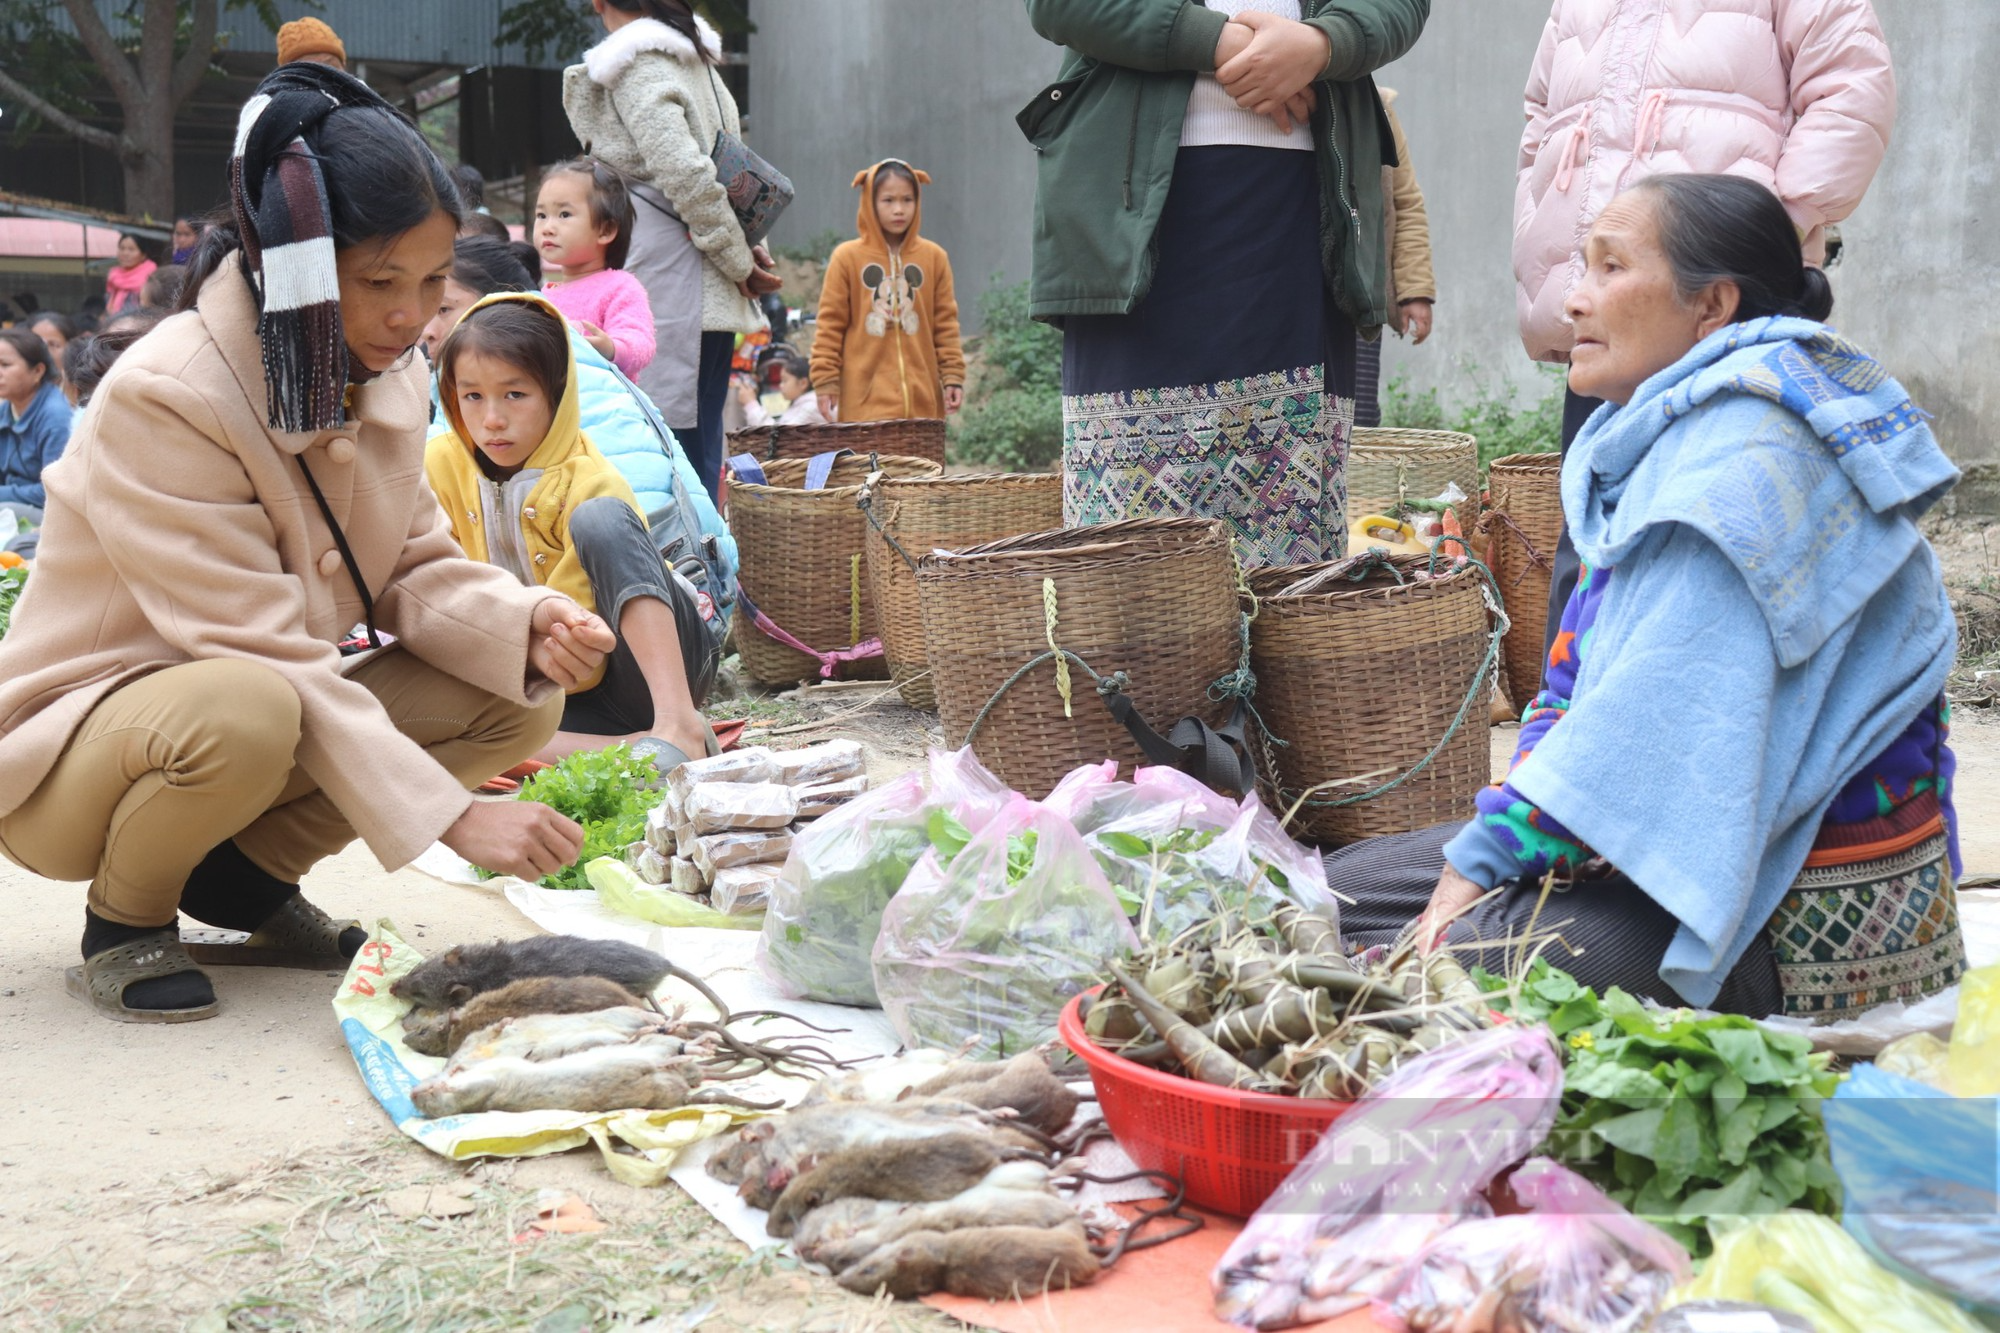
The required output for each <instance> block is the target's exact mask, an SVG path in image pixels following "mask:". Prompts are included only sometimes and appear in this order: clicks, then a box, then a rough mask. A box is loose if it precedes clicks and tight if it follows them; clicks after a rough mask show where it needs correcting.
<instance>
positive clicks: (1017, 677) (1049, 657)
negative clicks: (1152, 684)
mask: <svg viewBox="0 0 2000 1333" xmlns="http://www.w3.org/2000/svg"><path fill="white" fill-rule="evenodd" d="M1057 658H1061V659H1063V660H1064V661H1066V662H1068V663H1070V664H1072V665H1074V666H1075V667H1076V669H1077V670H1079V671H1081V672H1082V673H1083V674H1084V675H1086V676H1088V677H1090V679H1091V682H1092V683H1093V684H1095V685H1096V686H1097V692H1098V693H1099V694H1123V693H1124V692H1125V691H1126V690H1127V689H1128V688H1130V687H1131V684H1132V678H1131V677H1130V676H1128V675H1126V674H1125V673H1124V672H1123V671H1114V672H1112V673H1111V674H1110V675H1108V676H1101V675H1099V674H1098V673H1097V670H1096V668H1094V667H1092V666H1091V665H1090V663H1088V662H1086V661H1084V660H1083V659H1082V658H1081V657H1078V656H1077V655H1076V654H1075V653H1073V652H1071V651H1070V650H1069V649H1067V648H1049V649H1045V650H1043V651H1042V652H1039V653H1036V654H1035V655H1034V656H1033V657H1031V658H1029V659H1028V660H1027V661H1026V662H1024V663H1023V664H1022V665H1021V669H1020V670H1018V671H1016V672H1015V673H1014V674H1013V675H1011V676H1009V677H1007V679H1005V680H1003V681H1001V682H1000V688H999V689H997V690H995V691H993V697H992V698H990V699H988V700H987V701H986V706H985V707H984V708H981V709H980V710H979V715H978V716H977V717H975V718H973V719H972V725H971V726H970V727H967V728H966V731H965V739H964V740H962V741H960V742H959V748H960V749H964V748H965V747H966V746H969V745H971V744H972V738H973V737H974V736H977V735H978V734H979V729H980V728H981V727H983V726H985V725H986V718H987V715H988V714H990V713H991V712H992V711H993V709H994V707H995V706H996V705H998V704H999V702H1000V700H1001V699H1002V697H1004V696H1005V695H1006V693H1007V691H1009V690H1011V689H1013V688H1014V687H1015V686H1016V685H1018V684H1020V683H1021V681H1022V680H1023V679H1024V678H1025V677H1026V676H1027V674H1028V673H1029V672H1030V671H1033V670H1034V669H1035V668H1036V667H1038V666H1040V665H1041V664H1042V663H1044V662H1051V661H1054V660H1056V659H1057Z"/></svg>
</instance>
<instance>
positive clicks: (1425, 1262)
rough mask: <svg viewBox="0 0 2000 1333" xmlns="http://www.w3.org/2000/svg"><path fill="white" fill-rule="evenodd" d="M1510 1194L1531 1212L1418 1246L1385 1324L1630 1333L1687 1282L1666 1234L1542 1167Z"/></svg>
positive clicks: (1515, 1183)
mask: <svg viewBox="0 0 2000 1333" xmlns="http://www.w3.org/2000/svg"><path fill="white" fill-rule="evenodd" d="M1509 1183H1510V1185H1511V1187H1512V1189H1513V1191H1514V1197H1515V1198H1516V1199H1518V1200H1519V1201H1520V1202H1521V1204H1522V1206H1523V1207H1525V1208H1527V1209H1528V1210H1529V1212H1528V1213H1527V1214H1526V1215H1522V1216H1512V1217H1492V1218H1486V1219H1484V1220H1481V1221H1471V1222H1463V1223H1461V1224H1459V1225H1458V1226H1455V1227H1452V1228H1451V1229H1450V1230H1449V1231H1446V1232H1445V1233H1444V1234H1443V1235H1441V1236H1439V1237H1437V1238H1436V1239H1434V1240H1432V1241H1431V1242H1430V1243H1429V1244H1428V1245H1426V1246H1424V1248H1423V1250H1422V1252H1421V1253H1420V1254H1419V1255H1418V1256H1417V1259H1416V1262H1415V1263H1413V1264H1412V1265H1410V1267H1409V1270H1408V1272H1407V1274H1406V1277H1405V1279H1404V1282H1403V1285H1402V1288H1401V1290H1399V1291H1398V1292H1397V1293H1396V1294H1395V1296H1394V1297H1393V1298H1392V1299H1390V1300H1388V1301H1386V1302H1385V1303H1384V1305H1383V1308H1382V1310H1381V1314H1382V1316H1383V1318H1384V1320H1385V1322H1387V1323H1389V1325H1390V1326H1391V1327H1393V1328H1398V1329H1404V1330H1407V1331H1408V1333H1498V1331H1499V1330H1505V1329H1544V1328H1547V1329H1570V1328H1574V1329H1590V1330H1591V1331H1592V1333H1635V1330H1638V1329H1641V1328H1644V1327H1645V1326H1646V1325H1647V1323H1648V1322H1649V1321H1650V1320H1651V1319H1652V1317H1653V1315H1654V1313H1655V1312H1656V1311H1658V1309H1659V1308H1660V1306H1661V1305H1662V1304H1663V1303H1664V1302H1665V1301H1666V1299H1667V1295H1668V1293H1669V1292H1671V1291H1672V1290H1673V1289H1674V1288H1675V1287H1676V1286H1677V1285H1679V1284H1680V1283H1682V1282H1685V1281H1687V1280H1688V1278H1689V1277H1690V1276H1692V1272H1693V1270H1692V1268H1691V1267H1690V1266H1689V1263H1688V1256H1687V1252H1686V1251H1685V1250H1683V1249H1681V1247H1680V1246H1679V1245H1678V1244H1676V1243H1675V1242H1674V1241H1673V1239H1672V1238H1671V1237H1669V1236H1668V1235H1667V1234H1666V1233H1665V1232H1663V1231H1661V1230H1659V1229H1658V1228H1656V1227H1652V1226H1649V1225H1647V1224H1646V1223H1645V1222H1642V1221H1640V1220H1639V1219H1638V1218H1636V1217H1634V1216H1632V1214H1630V1213H1628V1212H1626V1211H1625V1209H1624V1208H1622V1207H1620V1206H1619V1205H1618V1204H1616V1203H1614V1202H1612V1201H1611V1200H1610V1199H1608V1198H1606V1197H1605V1195H1604V1194H1603V1193H1602V1192H1601V1191H1600V1190H1598V1188H1597V1187H1596V1186H1594V1185H1592V1184H1591V1183H1590V1182H1589V1181H1587V1180H1585V1179H1584V1178H1583V1177H1582V1176H1579V1175H1577V1174H1576V1173H1575V1172H1573V1171H1570V1170H1568V1169H1567V1168H1565V1167H1562V1166H1558V1165H1557V1164H1556V1163H1554V1162H1552V1161H1550V1160H1549V1159H1548V1158H1546V1157H1537V1158H1533V1159H1532V1160H1530V1161H1529V1162H1528V1163H1527V1164H1526V1165H1524V1166H1523V1167H1522V1168H1521V1169H1520V1170H1519V1171H1517V1172H1515V1173H1514V1178H1513V1180H1512V1181H1511V1182H1509Z"/></svg>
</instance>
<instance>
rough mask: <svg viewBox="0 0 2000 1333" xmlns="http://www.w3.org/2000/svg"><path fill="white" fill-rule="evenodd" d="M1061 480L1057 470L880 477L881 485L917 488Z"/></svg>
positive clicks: (1017, 483) (1043, 484)
mask: <svg viewBox="0 0 2000 1333" xmlns="http://www.w3.org/2000/svg"><path fill="white" fill-rule="evenodd" d="M1061 480H1062V474H1061V473H1059V472H969V473H968V472H961V473H958V474H957V475H955V476H954V475H952V474H950V473H946V474H945V475H943V476H937V477H884V478H882V487H889V486H894V487H897V488H898V489H902V488H904V487H908V488H910V489H918V488H924V487H932V486H954V485H956V486H965V485H975V484H976V485H982V486H992V485H996V484H997V485H1008V486H1013V485H1024V484H1029V483H1032V484H1034V485H1038V486H1046V485H1048V484H1049V483H1050V482H1052V481H1061Z"/></svg>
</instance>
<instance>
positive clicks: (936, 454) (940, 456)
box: [724, 417, 944, 466]
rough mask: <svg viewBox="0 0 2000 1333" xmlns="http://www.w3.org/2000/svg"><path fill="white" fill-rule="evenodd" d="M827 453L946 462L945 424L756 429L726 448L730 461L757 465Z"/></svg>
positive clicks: (917, 420) (920, 421) (913, 421)
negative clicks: (747, 459) (741, 457)
mask: <svg viewBox="0 0 2000 1333" xmlns="http://www.w3.org/2000/svg"><path fill="white" fill-rule="evenodd" d="M829 449H852V450H853V451H854V452H855V453H857V454H879V455H880V456H882V457H883V458H891V457H894V458H922V459H925V460H927V461H929V462H932V463H936V464H938V465H939V466H943V464H944V422H943V421H942V420H940V419H938V418H935V417H912V418H910V419H908V420H903V421H844V422H828V423H827V424H825V425H823V426H778V425H770V426H759V427H757V428H756V429H754V430H739V431H735V432H733V433H732V434H731V435H730V437H729V443H728V446H727V448H726V449H725V450H724V452H725V453H726V454H728V456H730V457H731V458H734V457H735V456H736V455H737V454H749V455H750V456H751V457H752V458H755V459H756V460H757V461H759V462H760V463H767V462H770V461H771V460H773V459H779V458H811V457H812V456H813V455H814V454H823V453H825V452H827V451H828V450H829Z"/></svg>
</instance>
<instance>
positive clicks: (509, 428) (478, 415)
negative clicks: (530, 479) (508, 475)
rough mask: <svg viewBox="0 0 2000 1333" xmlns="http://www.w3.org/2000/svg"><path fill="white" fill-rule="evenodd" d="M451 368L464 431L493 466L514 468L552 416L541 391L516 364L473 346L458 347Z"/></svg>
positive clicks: (552, 407) (538, 441)
mask: <svg viewBox="0 0 2000 1333" xmlns="http://www.w3.org/2000/svg"><path fill="white" fill-rule="evenodd" d="M453 370H454V372H455V375H456V379H457V383H456V384H455V386H454V389H455V391H456V393H457V394H458V418H459V420H460V421H463V422H464V423H465V431H466V434H468V435H470V436H471V437H472V442H473V444H474V445H476V446H478V448H479V452H480V453H482V454H485V455H486V458H487V461H488V462H490V463H492V464H493V466H494V467H496V468H499V469H500V470H501V471H503V472H515V471H518V470H519V469H520V467H521V466H522V464H524V463H526V462H527V461H528V458H529V456H530V455H532V454H533V453H534V452H535V450H537V449H539V448H541V446H542V441H543V440H544V439H545V438H547V436H548V433H549V426H550V425H551V424H553V423H554V421H555V419H556V413H555V404H553V403H551V402H550V401H549V395H548V393H547V391H545V390H544V389H543V388H542V386H541V384H540V382H539V381H537V380H536V379H535V377H534V376H533V375H530V374H529V373H528V372H527V371H526V370H525V369H523V368H522V367H520V366H517V365H515V364H514V363H513V362H512V361H502V360H501V359H500V358H498V357H496V356H490V355H488V354H487V353H485V352H483V351H480V350H479V349H478V348H476V347H468V348H466V349H465V350H464V351H462V352H460V353H459V354H458V356H457V357H456V365H455V366H454V367H453Z"/></svg>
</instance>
